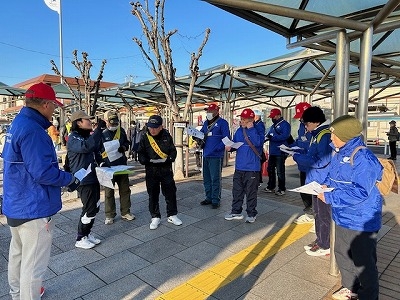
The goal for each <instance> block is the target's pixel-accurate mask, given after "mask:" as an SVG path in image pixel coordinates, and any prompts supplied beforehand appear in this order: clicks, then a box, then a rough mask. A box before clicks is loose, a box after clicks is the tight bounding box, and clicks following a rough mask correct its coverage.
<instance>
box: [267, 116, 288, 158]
mask: <svg viewBox="0 0 400 300" xmlns="http://www.w3.org/2000/svg"><path fill="white" fill-rule="evenodd" d="M272 122H273V123H274V124H273V125H272V126H271V127H270V128H269V130H268V133H267V137H268V138H269V155H281V154H282V153H281V150H280V149H279V146H280V145H282V144H284V145H286V146H289V145H288V143H287V139H288V138H289V136H290V130H291V127H290V124H289V123H288V122H287V121H285V120H284V119H283V118H282V117H281V118H279V119H278V120H272Z"/></svg>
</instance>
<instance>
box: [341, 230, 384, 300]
mask: <svg viewBox="0 0 400 300" xmlns="http://www.w3.org/2000/svg"><path fill="white" fill-rule="evenodd" d="M335 229H336V230H335V233H336V234H335V256H336V262H337V264H338V267H339V270H340V274H341V275H342V285H343V286H344V287H345V288H348V289H349V290H351V291H353V292H354V293H357V294H358V298H359V299H360V300H366V299H368V300H375V299H378V296H379V279H378V269H377V267H376V243H377V242H376V235H377V233H374V232H363V231H354V230H350V229H346V228H343V227H341V226H338V225H336V226H335Z"/></svg>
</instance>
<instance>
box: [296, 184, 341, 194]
mask: <svg viewBox="0 0 400 300" xmlns="http://www.w3.org/2000/svg"><path fill="white" fill-rule="evenodd" d="M332 190H333V188H323V187H322V185H320V184H319V183H318V182H316V181H312V182H310V183H308V184H306V185H303V186H301V187H298V188H295V189H291V190H288V191H290V192H296V193H304V194H310V195H318V194H320V193H326V192H330V191H332Z"/></svg>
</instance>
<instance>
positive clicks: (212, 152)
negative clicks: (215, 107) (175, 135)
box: [200, 117, 231, 158]
mask: <svg viewBox="0 0 400 300" xmlns="http://www.w3.org/2000/svg"><path fill="white" fill-rule="evenodd" d="M208 124H209V121H208V120H206V121H205V122H204V124H203V127H202V128H201V130H200V131H201V132H203V133H204V134H206V133H207V131H208V129H207V127H208ZM230 136H231V134H230V132H229V125H228V122H227V121H226V120H225V119H222V118H221V117H218V120H217V122H216V123H215V125H214V126H213V127H212V128H211V131H210V132H209V133H208V134H207V137H205V138H206V143H205V145H204V149H203V157H220V158H223V157H224V154H225V145H224V143H223V142H222V139H223V138H224V137H228V138H230Z"/></svg>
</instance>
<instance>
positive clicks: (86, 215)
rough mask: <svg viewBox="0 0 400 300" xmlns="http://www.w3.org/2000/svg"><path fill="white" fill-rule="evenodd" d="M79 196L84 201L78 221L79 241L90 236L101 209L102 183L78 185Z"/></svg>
mask: <svg viewBox="0 0 400 300" xmlns="http://www.w3.org/2000/svg"><path fill="white" fill-rule="evenodd" d="M78 193H79V197H80V198H81V201H82V205H83V207H82V212H81V217H80V218H79V223H78V236H77V238H76V240H77V241H80V240H81V239H82V237H84V236H88V234H89V233H90V231H91V230H92V227H93V223H94V218H95V216H96V214H97V213H98V212H99V209H100V184H99V183H94V184H88V185H81V186H80V187H78Z"/></svg>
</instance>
